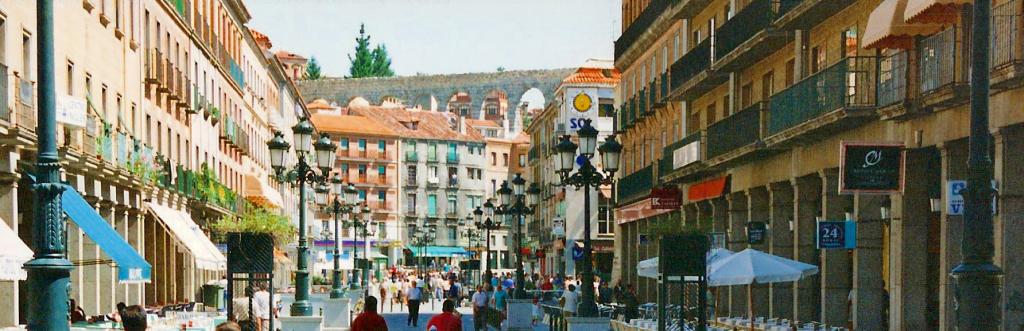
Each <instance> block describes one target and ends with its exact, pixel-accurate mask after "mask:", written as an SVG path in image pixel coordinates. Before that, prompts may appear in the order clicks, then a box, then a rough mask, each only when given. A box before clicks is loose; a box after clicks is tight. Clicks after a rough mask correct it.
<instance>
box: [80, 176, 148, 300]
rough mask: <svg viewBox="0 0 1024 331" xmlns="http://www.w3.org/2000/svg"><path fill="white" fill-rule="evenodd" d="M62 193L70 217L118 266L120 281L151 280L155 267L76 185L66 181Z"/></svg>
mask: <svg viewBox="0 0 1024 331" xmlns="http://www.w3.org/2000/svg"><path fill="white" fill-rule="evenodd" d="M65 187H66V189H65V190H64V193H63V194H61V203H63V204H64V213H65V214H67V215H68V218H71V220H72V221H74V222H75V224H76V225H78V227H79V228H80V229H82V231H83V232H85V235H86V236H89V239H92V241H93V242H95V243H96V245H97V246H99V247H100V250H102V251H103V253H104V254H106V255H107V256H109V257H110V259H111V260H113V262H114V265H115V266H116V267H117V280H118V281H119V282H121V283H145V282H149V281H150V273H151V272H152V267H151V266H150V265H149V263H148V262H146V259H144V258H143V257H142V256H141V255H139V253H138V252H136V251H135V248H132V246H131V245H129V244H128V242H126V241H124V238H122V237H121V235H120V234H118V233H117V231H115V230H114V228H113V227H111V226H110V223H107V221H106V220H104V219H103V217H101V216H100V214H99V213H97V212H96V210H95V209H93V208H92V206H90V205H89V203H88V202H86V201H85V199H84V198H82V195H81V194H78V191H75V188H73V187H71V186H67V185H65Z"/></svg>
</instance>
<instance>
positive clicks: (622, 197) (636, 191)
mask: <svg viewBox="0 0 1024 331" xmlns="http://www.w3.org/2000/svg"><path fill="white" fill-rule="evenodd" d="M652 171H653V169H652V167H651V166H650V165H648V166H646V167H643V168H642V169H640V170H638V171H637V172H634V173H631V174H629V175H626V176H624V177H622V178H621V179H619V181H618V185H616V187H617V190H618V199H617V201H618V202H620V203H621V202H628V201H631V200H634V199H636V198H639V197H641V196H642V195H644V194H647V193H648V192H650V191H651V187H653V186H654V178H653V174H652Z"/></svg>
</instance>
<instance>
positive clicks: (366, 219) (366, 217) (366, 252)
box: [356, 204, 372, 293]
mask: <svg viewBox="0 0 1024 331" xmlns="http://www.w3.org/2000/svg"><path fill="white" fill-rule="evenodd" d="M361 212H362V215H363V217H362V222H360V224H359V227H360V228H362V233H363V260H364V261H363V265H362V268H359V270H360V271H361V272H362V274H363V278H362V280H363V287H364V288H365V289H366V291H369V290H370V279H369V276H370V271H369V269H370V240H369V239H368V238H367V234H368V233H367V230H366V228H367V227H368V226H370V223H371V222H372V220H370V216H371V214H370V207H369V206H367V205H366V204H363V209H362V210H361ZM357 238H358V237H357ZM356 242H359V240H358V239H357V240H356ZM367 293H369V292H367Z"/></svg>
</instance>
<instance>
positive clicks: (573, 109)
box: [561, 87, 598, 135]
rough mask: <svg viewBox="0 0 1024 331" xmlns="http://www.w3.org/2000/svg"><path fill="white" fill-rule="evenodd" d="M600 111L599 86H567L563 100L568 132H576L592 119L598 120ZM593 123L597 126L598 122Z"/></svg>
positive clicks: (563, 116)
mask: <svg viewBox="0 0 1024 331" xmlns="http://www.w3.org/2000/svg"><path fill="white" fill-rule="evenodd" d="M597 113H598V95H597V88H594V87H591V88H578V87H576V88H566V89H565V94H564V100H563V102H562V116H561V119H562V121H564V122H563V123H562V124H563V125H564V127H565V133H566V134H570V135H571V134H575V133H576V131H578V130H579V129H580V128H582V127H583V122H584V120H586V119H590V120H593V121H595V122H596V120H597V115H598V114H597ZM591 125H594V126H595V127H596V126H597V123H592V124H591Z"/></svg>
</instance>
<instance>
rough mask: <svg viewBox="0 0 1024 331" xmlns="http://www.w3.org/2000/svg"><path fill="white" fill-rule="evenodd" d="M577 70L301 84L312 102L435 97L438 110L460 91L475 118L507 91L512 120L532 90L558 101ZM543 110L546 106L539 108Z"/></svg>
mask: <svg viewBox="0 0 1024 331" xmlns="http://www.w3.org/2000/svg"><path fill="white" fill-rule="evenodd" d="M574 70H575V69H549V70H515V71H505V72H490V73H468V74H451V75H423V76H406V77H389V78H360V79H343V78H323V79H318V80H314V81H309V80H303V81H299V82H298V86H299V90H300V91H302V95H303V97H304V98H305V99H306V100H308V101H312V100H315V99H320V98H322V99H326V100H328V101H333V102H337V103H338V104H341V105H347V104H348V102H349V101H350V100H353V99H355V98H356V97H362V98H363V99H366V100H368V101H370V102H371V103H375V102H376V103H377V104H379V102H380V100H383V98H384V97H387V96H390V97H395V98H398V99H400V100H402V101H403V103H405V104H406V105H408V106H410V107H415V106H417V105H419V106H422V107H423V108H425V109H429V108H430V103H431V98H433V99H434V100H436V102H437V109H438V110H439V111H443V110H446V109H448V100H449V98H450V97H451V96H452V95H455V94H456V93H458V92H466V93H467V94H469V96H470V98H471V100H472V101H473V103H474V107H473V109H472V111H473V116H474V117H479V116H480V111H481V109H480V108H479V107H477V105H478V104H480V102H481V101H483V100H484V98H485V97H486V96H487V94H488V93H489V92H491V91H494V90H500V91H504V92H505V94H506V95H507V96H508V113H507V115H508V116H509V117H513V116H515V112H516V111H517V109H516V107H518V105H519V102H520V98H521V97H522V96H523V94H524V93H526V91H528V90H530V89H531V88H537V89H539V90H540V91H541V92H542V93H543V94H544V100H547V101H550V100H553V99H554V93H555V89H556V88H558V84H560V83H561V82H562V80H563V79H565V77H568V76H569V74H571V73H572V72H573V71H574ZM536 106H539V107H542V105H536Z"/></svg>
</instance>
